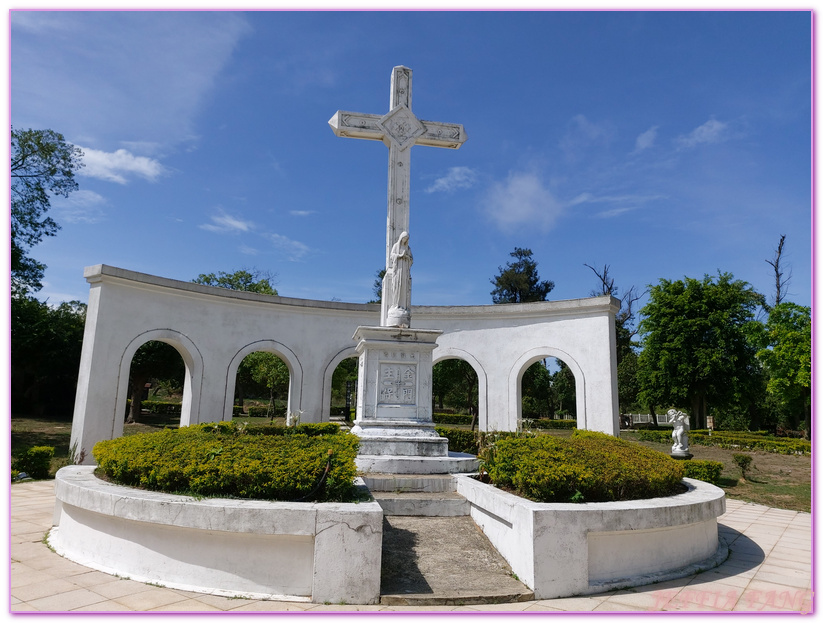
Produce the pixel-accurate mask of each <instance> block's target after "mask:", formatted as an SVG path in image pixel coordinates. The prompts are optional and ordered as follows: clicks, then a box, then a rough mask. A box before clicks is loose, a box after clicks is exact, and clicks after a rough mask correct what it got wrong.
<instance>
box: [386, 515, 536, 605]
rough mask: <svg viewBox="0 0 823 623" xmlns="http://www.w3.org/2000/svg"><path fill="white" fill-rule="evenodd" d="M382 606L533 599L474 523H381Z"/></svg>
mask: <svg viewBox="0 0 823 623" xmlns="http://www.w3.org/2000/svg"><path fill="white" fill-rule="evenodd" d="M380 593H381V597H380V603H382V604H386V605H409V606H438V605H471V604H494V603H510V602H516V601H529V600H532V599H534V592H533V591H532V590H530V589H529V588H528V587H527V586H526V585H524V584H523V583H521V582H520V581H519V580H517V579H516V578H515V577H513V575H512V572H511V567H510V566H509V564H508V563H507V562H506V561H505V559H504V558H503V557H502V556H501V555H500V554H499V553H498V552H497V550H496V549H495V548H494V546H493V545H492V544H491V543H490V542H489V540H488V539H487V538H486V535H484V534H483V532H482V531H481V530H480V528H478V527H477V524H475V523H474V521H473V520H472V519H471V517H400V516H384V517H383V554H382V568H381V584H380Z"/></svg>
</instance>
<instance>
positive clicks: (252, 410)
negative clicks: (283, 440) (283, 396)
mask: <svg viewBox="0 0 823 623" xmlns="http://www.w3.org/2000/svg"><path fill="white" fill-rule="evenodd" d="M273 411H274V417H286V407H285V406H282V407H274V409H273ZM246 415H248V416H249V417H270V416H271V412H270V410H269V407H248V408H246Z"/></svg>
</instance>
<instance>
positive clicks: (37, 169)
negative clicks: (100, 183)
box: [10, 127, 83, 296]
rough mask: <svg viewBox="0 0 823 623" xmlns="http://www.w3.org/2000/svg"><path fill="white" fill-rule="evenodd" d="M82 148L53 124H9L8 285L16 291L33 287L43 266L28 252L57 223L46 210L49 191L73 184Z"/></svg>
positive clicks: (21, 292)
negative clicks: (39, 127)
mask: <svg viewBox="0 0 823 623" xmlns="http://www.w3.org/2000/svg"><path fill="white" fill-rule="evenodd" d="M82 157H83V152H82V151H81V150H80V149H79V148H77V147H75V146H74V145H72V144H71V143H67V142H66V140H65V139H64V138H63V135H62V134H59V133H57V132H54V131H52V130H15V129H14V128H13V127H12V128H11V152H10V161H11V289H12V293H13V294H15V295H18V296H22V295H26V294H28V293H30V292H36V291H37V290H39V289H40V288H41V287H42V285H41V283H40V280H41V279H42V278H43V271H44V270H45V268H46V266H45V265H44V264H41V263H40V262H38V261H36V260H35V259H33V258H31V257H29V255H28V252H29V250H30V249H31V247H33V246H34V245H36V244H38V243H39V242H40V241H41V240H42V239H43V236H53V235H55V233H56V232H57V230H58V229H60V226H59V225H58V224H57V223H56V222H55V221H54V220H53V219H52V218H51V217H50V216H46V212H48V210H49V208H50V207H51V203H50V197H51V196H52V195H60V196H63V197H68V196H69V193H71V192H72V191H74V190H77V182H75V181H74V173H75V171H77V170H79V169H80V168H81V167H82V166H83V163H82Z"/></svg>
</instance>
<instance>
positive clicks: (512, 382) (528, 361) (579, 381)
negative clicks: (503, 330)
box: [508, 346, 588, 430]
mask: <svg viewBox="0 0 823 623" xmlns="http://www.w3.org/2000/svg"><path fill="white" fill-rule="evenodd" d="M546 357H555V358H556V359H561V360H562V361H563V363H565V364H566V365H567V366H569V369H570V370H571V371H572V374H573V375H574V394H575V403H576V406H577V428H579V429H587V419H588V418H587V414H586V377H585V375H584V374H583V368H581V367H580V364H579V363H577V361H576V360H575V358H574V357H572V356H571V355H570V354H569V353H567V352H565V351H563V350H560V349H559V348H555V347H553V346H537V347H535V348H532V349H530V350H528V351H526V352H525V353H523V354H522V355H521V356H520V357H518V359H517V360H516V361H515V362H514V364H513V365H512V367H511V369H510V370H509V410H508V416H509V418H511V419H512V420H513V421H510V422H509V424H510V425H511V426H512V428H510V429H509V430H517V429H518V428H519V424H520V422H521V420H522V418H523V412H522V410H523V395H522V386H521V383H522V381H523V375H524V374H525V373H526V370H527V369H528V368H529V366H531V365H532V364H533V363H535V362H536V361H540V360H541V359H545V358H546Z"/></svg>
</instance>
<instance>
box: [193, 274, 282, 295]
mask: <svg viewBox="0 0 823 623" xmlns="http://www.w3.org/2000/svg"><path fill="white" fill-rule="evenodd" d="M275 277H276V275H273V274H271V273H270V272H268V271H261V270H257V269H252V270H250V271H249V270H245V269H241V270H237V271H235V272H233V273H226V272H223V271H222V270H221V271H220V272H218V273H217V274H214V273H204V274H201V275H198V276H197V279H192V282H193V283H199V284H201V285H204V286H217V287H219V288H228V289H229V290H241V291H243V292H257V293H258V294H269V295H271V296H277V290H275V289H274V286H273V285H272V282H273V281H274V280H275Z"/></svg>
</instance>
